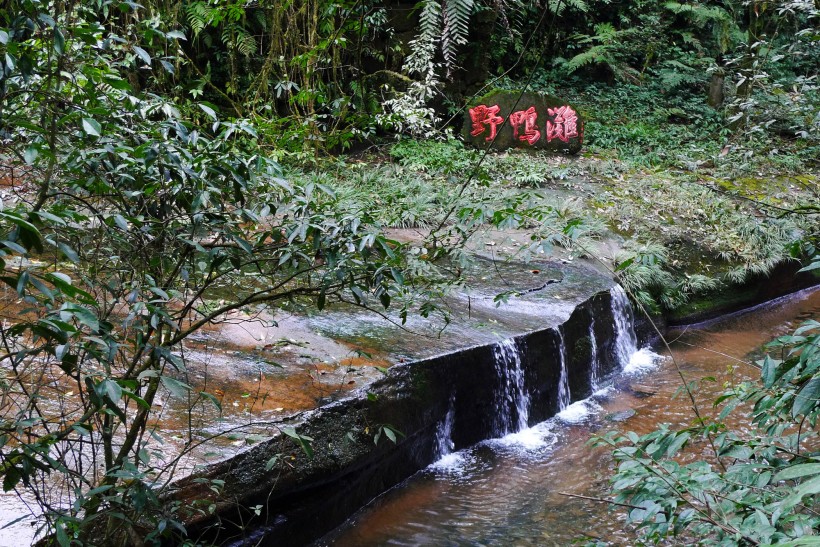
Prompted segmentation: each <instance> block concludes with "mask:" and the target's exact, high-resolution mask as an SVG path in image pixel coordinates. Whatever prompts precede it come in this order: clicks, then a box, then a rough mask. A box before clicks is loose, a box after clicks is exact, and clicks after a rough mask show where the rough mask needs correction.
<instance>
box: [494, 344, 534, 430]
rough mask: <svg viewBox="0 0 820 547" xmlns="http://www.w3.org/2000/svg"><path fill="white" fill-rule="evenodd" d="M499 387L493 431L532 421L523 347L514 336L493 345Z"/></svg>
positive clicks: (518, 428) (515, 427) (524, 424)
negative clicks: (520, 346) (525, 379)
mask: <svg viewBox="0 0 820 547" xmlns="http://www.w3.org/2000/svg"><path fill="white" fill-rule="evenodd" d="M493 355H494V356H495V370H496V374H497V375H498V383H499V389H497V390H496V391H495V410H496V414H495V420H494V431H493V433H494V434H495V435H497V436H502V435H506V434H507V433H514V432H516V431H520V430H522V429H525V428H526V427H527V426H528V425H529V424H528V423H527V420H528V419H529V415H530V395H529V393H528V392H527V388H526V386H525V385H524V367H523V365H522V362H521V349H520V348H519V347H518V344H517V343H516V341H515V340H514V339H512V338H509V339H507V340H503V341H501V342H499V343H498V344H496V345H495V347H494V348H493Z"/></svg>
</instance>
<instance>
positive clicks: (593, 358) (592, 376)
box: [589, 317, 601, 392]
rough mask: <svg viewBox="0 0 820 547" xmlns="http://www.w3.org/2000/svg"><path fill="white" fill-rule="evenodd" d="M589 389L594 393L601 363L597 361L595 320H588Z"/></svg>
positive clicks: (598, 379) (591, 318)
mask: <svg viewBox="0 0 820 547" xmlns="http://www.w3.org/2000/svg"><path fill="white" fill-rule="evenodd" d="M589 345H590V348H589V359H590V363H589V387H590V388H591V389H592V391H593V392H595V391H596V390H597V389H598V382H599V381H600V375H601V371H600V367H601V363H600V361H599V360H598V342H597V340H595V318H594V317H590V318H589Z"/></svg>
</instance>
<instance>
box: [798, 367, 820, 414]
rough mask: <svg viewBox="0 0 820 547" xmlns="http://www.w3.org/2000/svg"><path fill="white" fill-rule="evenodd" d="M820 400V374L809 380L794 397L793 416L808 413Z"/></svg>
mask: <svg viewBox="0 0 820 547" xmlns="http://www.w3.org/2000/svg"><path fill="white" fill-rule="evenodd" d="M819 400H820V376H816V377H814V378H812V379H811V380H809V381H808V383H807V384H806V385H805V386H803V389H801V390H800V391H799V392H798V393H797V397H795V398H794V405H793V406H792V416H794V417H797V416H799V415H801V414H803V415H804V416H805V415H808V414H809V412H811V410H812V409H813V408H814V407H815V406H817V404H818V401H819Z"/></svg>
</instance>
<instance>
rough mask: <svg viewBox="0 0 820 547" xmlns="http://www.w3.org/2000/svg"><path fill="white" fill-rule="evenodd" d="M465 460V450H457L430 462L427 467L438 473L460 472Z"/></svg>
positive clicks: (466, 459)
mask: <svg viewBox="0 0 820 547" xmlns="http://www.w3.org/2000/svg"><path fill="white" fill-rule="evenodd" d="M467 461H468V458H467V450H459V451H458V452H451V453H449V454H446V455H444V456H442V457H441V458H439V459H438V461H435V462H433V463H431V464H430V465H429V467H428V469H429V470H431V471H436V472H439V473H461V472H463V470H464V464H465V463H466V462H467Z"/></svg>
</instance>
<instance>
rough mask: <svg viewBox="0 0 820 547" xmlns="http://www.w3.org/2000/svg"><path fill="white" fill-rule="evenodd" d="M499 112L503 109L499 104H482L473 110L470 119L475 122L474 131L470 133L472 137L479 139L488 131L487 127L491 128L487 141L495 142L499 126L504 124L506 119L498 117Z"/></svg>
mask: <svg viewBox="0 0 820 547" xmlns="http://www.w3.org/2000/svg"><path fill="white" fill-rule="evenodd" d="M499 110H501V107H500V106H498V105H497V104H496V105H493V106H487V105H484V104H480V105H478V106H476V107H475V108H471V109H470V119H471V120H472V122H473V129H472V131H470V135H472V136H473V137H477V136H478V135H481V134H482V133H484V131H486V130H487V126H489V128H490V134H489V135H488V136H487V138H486V140H488V141H491V140H493V139H494V138H495V135H496V132H497V131H498V126H499V125H501V124H502V123H504V118H502V117H501V116H499V115H498V111H499Z"/></svg>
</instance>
